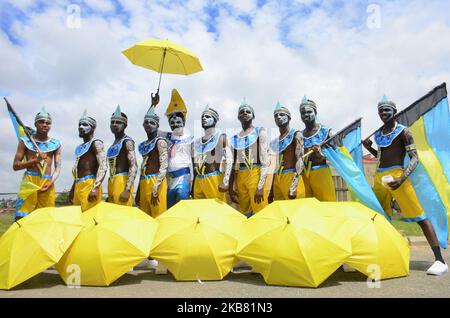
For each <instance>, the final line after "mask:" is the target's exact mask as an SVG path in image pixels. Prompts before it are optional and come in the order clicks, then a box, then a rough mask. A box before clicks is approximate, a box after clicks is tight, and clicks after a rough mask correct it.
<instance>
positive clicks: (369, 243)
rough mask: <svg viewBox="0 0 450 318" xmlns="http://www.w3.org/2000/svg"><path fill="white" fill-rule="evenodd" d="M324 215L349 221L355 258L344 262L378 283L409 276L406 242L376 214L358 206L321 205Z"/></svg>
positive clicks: (327, 203)
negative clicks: (338, 216)
mask: <svg viewBox="0 0 450 318" xmlns="http://www.w3.org/2000/svg"><path fill="white" fill-rule="evenodd" d="M322 205H323V206H324V208H325V209H324V210H321V212H320V213H321V214H322V215H340V216H343V217H345V218H347V228H348V231H349V234H350V236H351V242H352V255H351V256H350V257H349V258H348V259H347V261H346V262H345V263H346V264H348V265H350V266H352V267H354V268H355V269H357V270H358V271H360V272H361V273H363V274H365V275H367V276H371V277H373V278H377V279H387V278H395V277H402V276H407V275H409V252H410V251H409V246H408V243H407V241H406V240H405V238H404V237H403V236H402V235H401V234H400V233H399V232H398V231H397V230H396V229H395V228H394V227H393V226H392V224H390V223H389V221H388V220H386V218H385V217H384V216H383V215H381V214H379V213H377V212H376V211H374V210H372V209H370V208H368V207H366V206H365V205H363V204H361V203H358V202H322Z"/></svg>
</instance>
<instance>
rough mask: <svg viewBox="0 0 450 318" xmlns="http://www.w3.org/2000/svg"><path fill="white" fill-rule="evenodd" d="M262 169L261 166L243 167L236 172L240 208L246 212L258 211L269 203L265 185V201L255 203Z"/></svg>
mask: <svg viewBox="0 0 450 318" xmlns="http://www.w3.org/2000/svg"><path fill="white" fill-rule="evenodd" d="M260 171H261V167H253V169H246V168H241V169H240V170H238V171H237V173H236V192H237V195H238V199H239V210H240V211H241V212H242V213H244V214H247V213H249V212H253V213H257V212H259V211H260V210H262V209H263V208H264V207H266V206H267V205H268V204H269V202H268V200H267V191H266V188H265V187H264V195H263V201H262V202H261V203H258V204H257V203H255V193H256V190H257V188H258V182H259V177H260Z"/></svg>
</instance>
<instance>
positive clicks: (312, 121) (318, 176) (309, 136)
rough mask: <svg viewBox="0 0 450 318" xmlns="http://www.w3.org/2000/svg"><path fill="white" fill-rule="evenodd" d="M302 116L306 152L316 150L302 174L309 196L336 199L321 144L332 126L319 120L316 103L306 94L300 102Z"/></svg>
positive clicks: (307, 160) (307, 195)
mask: <svg viewBox="0 0 450 318" xmlns="http://www.w3.org/2000/svg"><path fill="white" fill-rule="evenodd" d="M300 116H301V118H302V121H303V123H304V124H305V129H304V130H303V131H302V135H303V147H304V151H305V153H307V152H308V151H310V150H311V149H312V150H313V151H314V152H313V153H312V154H310V155H309V156H308V157H307V158H306V160H305V169H304V173H303V175H302V177H303V183H304V185H305V195H306V197H307V198H310V197H315V198H317V199H318V200H320V201H336V192H335V188H334V183H333V177H332V175H331V170H330V167H329V166H328V164H327V160H326V158H325V156H324V155H323V154H322V152H321V149H320V145H321V144H322V143H323V142H324V141H325V140H327V139H328V138H329V137H330V136H331V135H330V131H331V128H328V127H326V126H324V125H322V124H320V123H318V122H317V120H316V116H317V106H316V103H315V102H314V101H312V100H310V99H307V98H306V96H305V97H303V100H302V102H301V104H300Z"/></svg>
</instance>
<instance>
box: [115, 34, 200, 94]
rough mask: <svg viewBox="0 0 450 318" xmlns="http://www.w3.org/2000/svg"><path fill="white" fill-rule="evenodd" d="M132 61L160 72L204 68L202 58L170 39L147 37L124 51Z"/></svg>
mask: <svg viewBox="0 0 450 318" xmlns="http://www.w3.org/2000/svg"><path fill="white" fill-rule="evenodd" d="M122 53H123V54H124V55H125V56H126V57H127V58H128V59H129V60H130V61H131V63H133V64H135V65H138V66H141V67H144V68H147V69H150V70H153V71H155V72H158V73H160V76H159V83H158V90H157V94H158V93H159V86H160V84H161V76H162V74H163V73H168V74H181V75H189V74H193V73H197V72H200V71H202V70H203V68H202V65H201V64H200V60H199V59H198V57H197V56H195V54H194V53H192V52H191V51H190V50H189V49H187V48H185V47H183V46H181V45H178V44H175V43H173V42H171V41H169V40H156V39H146V40H143V41H140V42H138V43H136V44H135V45H133V46H132V47H130V48H128V49H126V50H124V51H123V52H122Z"/></svg>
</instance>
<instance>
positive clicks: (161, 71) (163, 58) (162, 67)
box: [156, 48, 167, 94]
mask: <svg viewBox="0 0 450 318" xmlns="http://www.w3.org/2000/svg"><path fill="white" fill-rule="evenodd" d="M166 50H167V48H164V52H163V56H162V58H161V66H160V67H159V82H158V89H157V90H156V94H158V93H159V87H160V85H161V77H162V73H163V69H164V60H165V59H166Z"/></svg>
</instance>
